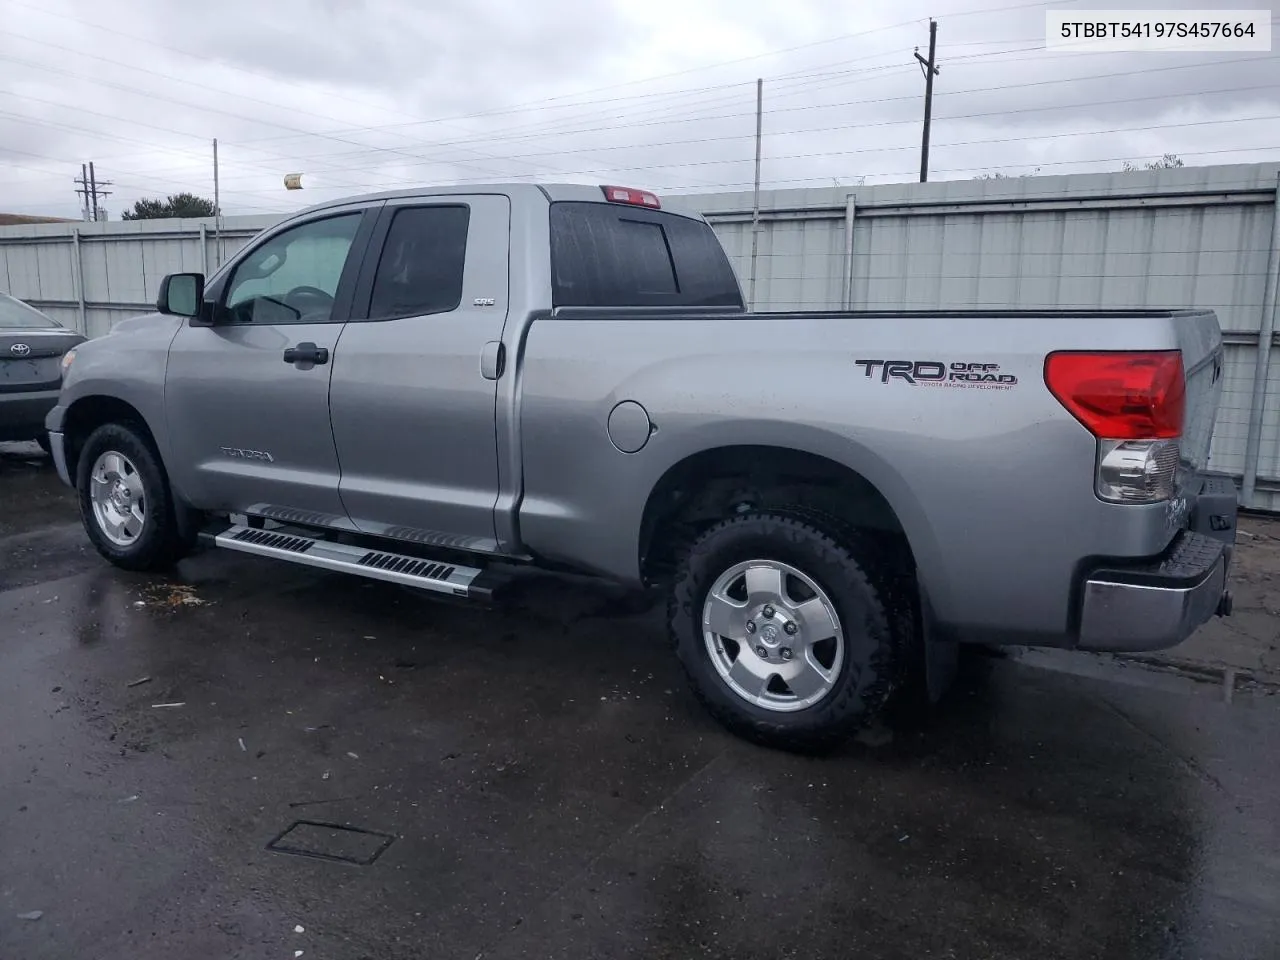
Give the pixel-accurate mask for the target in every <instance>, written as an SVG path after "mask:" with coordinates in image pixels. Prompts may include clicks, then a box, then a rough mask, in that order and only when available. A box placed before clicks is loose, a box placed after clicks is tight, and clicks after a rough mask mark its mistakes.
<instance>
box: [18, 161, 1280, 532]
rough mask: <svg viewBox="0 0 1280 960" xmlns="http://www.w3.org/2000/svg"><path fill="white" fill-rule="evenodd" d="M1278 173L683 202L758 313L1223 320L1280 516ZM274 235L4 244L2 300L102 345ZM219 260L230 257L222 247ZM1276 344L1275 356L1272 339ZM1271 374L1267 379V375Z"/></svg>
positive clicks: (1234, 376)
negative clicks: (1184, 312)
mask: <svg viewBox="0 0 1280 960" xmlns="http://www.w3.org/2000/svg"><path fill="white" fill-rule="evenodd" d="M1277 174H1280V164H1252V165H1241V166H1223V167H1196V168H1182V169H1178V170H1166V171H1159V172H1151V173H1129V174H1102V175H1095V174H1087V175H1079V176H1065V177H1037V178H1025V179H1008V180H1005V179H1002V180H977V181H975V180H970V181H946V182H939V183H927V184H892V185H885V186H875V187H858V188H856V189H854V188H839V187H835V188H823V189H817V190H785V191H765V192H764V193H762V194H761V216H760V236H759V242H758V245H757V246H758V250H757V254H756V257H755V263H754V265H753V263H752V256H751V248H752V243H751V230H752V228H751V222H752V211H751V195H750V194H749V193H730V194H712V195H705V194H702V195H685V196H680V197H678V198H677V197H672V198H670V201H669V202H671V203H672V204H675V203H678V204H680V205H682V206H687V207H691V208H693V209H696V210H698V211H700V212H702V213H705V214H706V215H707V217H708V219H710V220H711V222H712V223H713V224H714V225H715V228H716V231H717V233H719V235H720V237H721V239H722V240H723V241H724V244H725V247H726V249H727V250H728V251H729V254H730V257H731V258H732V259H733V261H734V266H735V268H736V269H737V270H738V274H739V276H740V277H741V279H742V281H743V286H744V289H747V290H749V291H750V290H754V293H755V305H756V308H757V309H760V310H798V309H828V310H830V309H841V308H853V309H860V308H869V309H884V308H912V309H926V310H927V309H942V308H979V309H980V308H984V307H990V308H1045V307H1067V308H1071V307H1076V308H1089V307H1110V308H1123V307H1147V306H1152V307H1210V308H1212V309H1214V310H1215V311H1217V314H1218V318H1219V320H1220V321H1221V323H1222V327H1223V330H1224V331H1225V332H1226V339H1227V342H1228V344H1229V347H1228V354H1227V367H1226V382H1225V395H1224V398H1223V406H1222V409H1221V411H1220V413H1219V417H1218V427H1217V430H1216V432H1215V434H1214V441H1213V450H1212V458H1211V464H1212V466H1213V467H1214V468H1216V469H1219V470H1225V471H1228V472H1230V473H1233V474H1235V475H1236V476H1237V477H1240V478H1242V485H1243V488H1244V493H1245V495H1246V500H1245V503H1246V505H1249V499H1248V494H1249V493H1250V492H1252V493H1253V496H1252V505H1253V506H1255V507H1257V508H1259V509H1265V510H1280V369H1277V368H1276V365H1274V364H1271V363H1270V359H1269V355H1270V347H1271V344H1272V342H1273V341H1274V339H1275V303H1276V285H1277V277H1276V274H1277V269H1278V268H1277V258H1278V257H1280V250H1278V249H1277V245H1278V244H1280V238H1278V237H1277V233H1278V232H1280V224H1278V223H1277V189H1276V187H1277ZM276 219H277V218H274V217H233V218H227V219H226V220H224V221H223V223H222V225H221V229H220V230H219V231H218V233H219V237H218V238H217V239H216V240H215V230H214V226H213V224H212V222H211V221H183V220H169V221H150V222H147V221H143V222H123V223H98V224H91V223H85V224H42V225H32V226H21V227H3V228H0V289H6V290H8V291H9V292H11V293H12V294H13V295H14V296H17V297H20V298H22V299H24V300H28V301H29V302H31V303H33V304H34V305H36V306H38V307H40V308H41V309H43V310H45V311H46V312H48V313H49V314H50V315H52V316H54V317H56V318H57V319H59V320H62V321H64V322H66V323H68V324H70V325H72V326H74V327H76V328H77V329H80V330H82V331H86V332H87V333H88V334H89V335H91V336H94V335H100V334H103V333H105V332H107V331H108V330H109V329H110V327H111V324H112V322H113V321H114V320H116V319H119V318H122V317H125V316H129V315H132V314H136V313H140V312H143V311H146V310H148V309H150V302H151V301H152V299H153V298H154V296H155V292H156V287H157V285H158V283H159V280H160V278H161V277H162V276H163V275H164V274H166V273H170V272H174V271H180V270H203V271H206V272H210V271H211V269H212V267H214V266H215V265H216V264H217V263H218V262H220V260H222V259H225V258H226V257H228V256H230V255H231V254H232V253H234V251H235V250H237V249H239V247H240V246H242V245H243V244H244V243H245V242H246V241H248V240H249V239H250V238H251V237H252V236H253V235H254V234H255V233H257V232H258V231H259V230H261V229H263V228H264V227H266V226H269V225H270V224H272V223H274V222H275V221H276ZM219 246H221V253H219V250H218V247H219ZM1263 329H1265V330H1267V331H1268V333H1269V335H1268V336H1267V337H1266V338H1265V342H1264V341H1263V339H1262V338H1260V331H1261V330H1263ZM1259 371H1261V373H1262V376H1261V378H1257V377H1256V375H1257V374H1258V373H1259Z"/></svg>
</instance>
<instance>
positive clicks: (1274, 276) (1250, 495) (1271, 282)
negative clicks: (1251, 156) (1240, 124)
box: [1240, 177, 1280, 507]
mask: <svg viewBox="0 0 1280 960" xmlns="http://www.w3.org/2000/svg"><path fill="white" fill-rule="evenodd" d="M1271 217H1272V220H1271V255H1270V257H1269V258H1268V259H1267V280H1266V286H1265V288H1264V291H1263V295H1262V314H1261V316H1260V318H1259V320H1258V355H1257V358H1256V363H1255V365H1254V370H1253V398H1252V400H1251V402H1250V404H1249V432H1248V434H1247V436H1246V438H1245V444H1244V471H1243V477H1242V480H1241V486H1240V501H1241V505H1242V506H1244V507H1252V506H1254V492H1255V489H1256V487H1257V483H1258V453H1259V451H1260V450H1261V448H1262V423H1263V417H1262V415H1263V412H1264V411H1265V409H1266V404H1267V375H1268V373H1269V372H1270V368H1271V341H1272V340H1274V339H1275V333H1276V288H1277V287H1280V177H1277V181H1276V199H1275V203H1274V204H1272V207H1271Z"/></svg>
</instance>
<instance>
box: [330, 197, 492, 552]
mask: <svg viewBox="0 0 1280 960" xmlns="http://www.w3.org/2000/svg"><path fill="white" fill-rule="evenodd" d="M510 219H511V208H510V201H509V200H508V199H507V197H505V196H496V195H481V196H438V197H427V198H416V199H406V200H397V201H388V202H387V205H386V206H385V207H384V208H383V210H382V213H381V215H380V217H379V220H378V225H377V227H376V228H375V230H374V236H373V241H372V243H371V244H370V248H369V256H368V257H367V258H366V261H365V265H364V269H363V270H362V271H361V277H360V282H359V284H358V285H357V292H356V297H355V305H354V307H353V312H352V316H351V319H350V322H349V323H348V324H347V326H346V329H345V330H344V331H343V334H342V346H341V349H340V350H339V351H338V355H337V359H336V361H335V363H334V368H333V385H332V389H331V401H330V402H331V410H332V417H333V436H334V440H335V441H336V443H337V447H338V457H339V458H340V459H341V461H342V486H341V489H342V502H343V504H344V505H345V506H346V508H347V510H348V511H349V513H350V515H351V519H352V520H353V521H354V522H355V524H356V525H357V527H359V528H360V529H361V530H363V531H364V532H366V533H373V534H377V535H379V536H389V537H396V538H399V539H404V540H413V541H416V542H419V543H426V544H431V543H435V544H444V545H451V546H457V547H460V548H464V549H471V550H481V551H489V550H494V549H496V537H495V533H494V525H493V510H494V504H495V502H496V500H497V496H498V454H497V430H496V419H495V402H496V399H497V379H496V378H497V376H498V371H497V366H496V365H497V362H498V352H497V350H496V344H497V341H498V340H499V339H500V338H501V336H502V328H503V323H504V321H505V320H506V315H507V270H508V266H507V256H508V243H509V240H508V238H509V236H510V231H511V227H510ZM508 365H509V364H508Z"/></svg>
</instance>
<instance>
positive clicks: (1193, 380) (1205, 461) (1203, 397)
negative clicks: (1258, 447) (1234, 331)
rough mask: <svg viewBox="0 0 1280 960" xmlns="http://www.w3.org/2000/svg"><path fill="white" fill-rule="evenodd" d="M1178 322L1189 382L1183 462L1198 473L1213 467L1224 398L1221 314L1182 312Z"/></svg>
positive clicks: (1178, 316) (1183, 436)
mask: <svg viewBox="0 0 1280 960" xmlns="http://www.w3.org/2000/svg"><path fill="white" fill-rule="evenodd" d="M1174 323H1175V325H1176V329H1177V334H1178V346H1179V347H1180V348H1181V350H1182V366H1183V369H1184V370H1185V371H1186V381H1187V407H1186V418H1185V420H1184V426H1183V432H1182V444H1181V447H1182V465H1183V468H1184V469H1186V470H1188V471H1192V472H1196V473H1198V472H1201V471H1203V470H1205V469H1206V468H1207V467H1208V466H1209V446H1210V443H1211V442H1212V440H1213V427H1214V423H1215V421H1216V419H1217V415H1218V404H1219V402H1220V401H1221V399H1222V380H1223V356H1224V353H1225V351H1224V347H1223V343H1222V330H1221V328H1220V326H1219V324H1218V318H1217V316H1216V315H1215V314H1214V313H1213V312H1212V311H1209V310H1206V311H1203V312H1194V313H1193V312H1186V313H1179V314H1178V315H1177V316H1176V317H1175V320H1174Z"/></svg>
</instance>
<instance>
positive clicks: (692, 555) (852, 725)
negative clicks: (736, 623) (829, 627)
mask: <svg viewBox="0 0 1280 960" xmlns="http://www.w3.org/2000/svg"><path fill="white" fill-rule="evenodd" d="M877 556H878V554H877V553H876V551H875V550H874V548H873V546H872V545H871V544H870V542H869V541H867V540H865V539H863V538H860V537H858V536H857V535H856V531H851V530H845V529H840V530H832V531H830V532H828V531H826V530H823V529H821V528H820V527H819V526H817V525H816V524H815V523H813V522H811V521H810V520H809V519H808V518H806V517H802V516H797V515H793V514H792V513H791V512H790V511H785V510H783V511H779V512H774V511H773V510H770V509H762V510H753V511H749V512H746V513H742V514H739V515H737V516H734V517H732V518H729V519H726V520H723V521H721V522H719V523H717V524H715V525H714V526H712V527H710V528H708V529H706V530H705V531H703V532H702V533H701V534H700V535H699V536H698V537H696V538H695V539H694V540H693V542H692V543H691V544H690V545H689V546H688V547H687V548H686V550H685V551H684V554H683V556H682V557H681V559H680V562H679V565H678V567H677V570H676V575H675V578H674V580H673V583H672V586H671V592H670V597H669V602H668V624H669V629H670V633H671V638H672V641H673V643H674V645H675V648H676V653H677V656H678V657H679V659H680V662H681V664H682V666H683V667H684V670H685V673H686V675H687V676H688V678H689V682H690V685H691V686H692V688H693V691H694V694H695V695H696V696H697V697H698V699H699V700H700V701H701V702H702V704H703V705H704V706H705V707H706V709H707V710H708V711H709V712H710V713H711V714H712V716H714V717H715V718H716V719H717V720H718V721H719V722H720V723H721V724H723V725H724V726H725V727H726V728H728V729H729V730H730V731H732V732H733V733H735V734H737V735H739V736H742V737H744V738H746V739H749V740H752V741H754V742H757V743H761V744H764V745H766V746H771V747H776V748H779V749H783V750H789V751H794V752H806V753H809V752H818V751H824V750H827V749H830V748H832V747H834V746H836V745H838V744H840V743H842V742H844V741H846V740H847V739H848V738H849V737H850V736H851V735H852V734H853V733H854V732H856V731H857V730H858V729H859V728H861V727H863V726H864V725H866V724H868V723H870V722H871V721H872V720H874V719H875V718H876V716H877V715H878V714H879V712H880V711H881V710H882V709H883V708H884V706H885V703H886V702H887V700H888V698H889V695H890V693H891V692H892V689H893V686H894V684H895V681H896V680H897V678H898V675H899V666H898V664H899V661H900V658H901V649H902V641H901V640H900V638H899V637H898V636H897V632H898V630H896V629H895V625H896V624H895V621H901V620H902V619H903V618H902V616H901V611H899V610H897V609H896V607H897V606H901V605H902V603H903V601H902V600H901V599H900V598H898V597H895V596H894V595H893V594H892V593H891V591H890V590H889V589H887V588H886V587H885V586H882V585H879V584H884V583H887V582H888V580H887V579H886V578H885V577H884V575H883V571H880V570H878V569H876V568H874V567H873V566H872V565H873V564H874V563H875V562H876V558H877ZM752 559H768V560H777V561H781V562H784V563H787V564H789V565H791V566H793V567H795V568H796V569H798V570H801V571H803V572H804V573H805V574H806V575H807V576H809V577H811V578H812V579H813V580H814V581H815V582H816V583H818V584H819V585H820V586H821V587H822V589H823V590H824V591H825V592H826V594H827V596H828V598H829V599H830V601H831V602H832V604H833V605H834V606H835V608H836V612H837V614H838V615H839V617H840V622H841V626H842V630H843V633H844V642H845V651H844V662H843V665H842V666H841V668H840V671H839V675H838V677H837V679H836V680H835V683H834V685H833V687H832V689H831V690H830V692H829V693H828V694H827V695H826V696H825V697H823V699H821V700H819V701H818V702H817V703H815V704H814V705H813V706H811V707H807V708H805V709H802V710H797V711H794V712H779V711H774V710H769V709H766V708H764V707H760V706H757V705H755V704H752V703H749V702H747V701H746V700H744V699H742V698H741V697H739V696H738V695H737V694H735V693H734V692H733V690H731V689H730V688H729V687H728V686H727V685H726V684H725V682H724V681H723V680H722V679H721V677H720V674H719V672H718V671H717V670H716V668H715V665H714V664H713V663H712V662H711V657H710V655H709V654H708V652H707V648H706V644H705V642H704V639H703V633H702V625H701V619H702V609H703V604H704V602H705V600H706V596H707V593H708V591H709V590H710V589H711V586H712V585H713V584H714V582H715V580H716V578H717V577H719V576H720V575H721V574H722V573H724V572H725V571H726V570H728V569H729V568H730V567H732V566H733V565H734V564H736V563H740V562H743V561H746V560H752Z"/></svg>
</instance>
